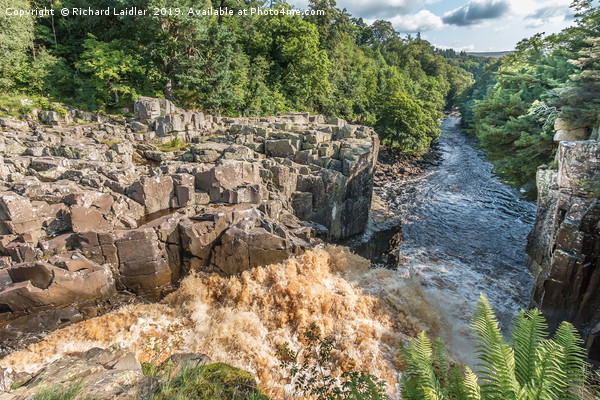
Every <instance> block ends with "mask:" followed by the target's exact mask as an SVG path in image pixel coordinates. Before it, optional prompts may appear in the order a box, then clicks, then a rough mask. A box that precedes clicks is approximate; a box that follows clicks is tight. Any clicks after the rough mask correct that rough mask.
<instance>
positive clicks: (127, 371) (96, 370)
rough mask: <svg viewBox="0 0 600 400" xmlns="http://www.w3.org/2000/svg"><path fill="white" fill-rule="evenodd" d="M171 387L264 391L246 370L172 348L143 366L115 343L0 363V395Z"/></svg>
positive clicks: (138, 394)
mask: <svg viewBox="0 0 600 400" xmlns="http://www.w3.org/2000/svg"><path fill="white" fill-rule="evenodd" d="M144 372H145V373H144ZM192 374H193V375H192ZM190 375H192V376H194V377H195V379H193V378H190ZM182 377H185V378H183V379H182ZM186 378H187V380H186ZM199 378H200V379H199ZM174 388H180V389H182V390H181V391H179V393H178V394H179V396H178V397H181V396H182V395H189V396H193V397H194V398H196V396H194V394H197V396H202V395H205V394H206V392H205V391H206V390H211V393H220V394H221V395H223V396H225V395H226V393H232V394H233V393H235V396H234V397H235V398H238V397H239V398H259V397H260V398H263V397H264V396H262V392H261V390H260V389H259V387H258V385H257V383H256V379H255V378H254V376H252V375H251V374H250V373H248V372H246V371H244V370H241V369H239V368H235V367H233V366H231V365H228V364H224V363H211V360H210V358H209V357H208V356H206V355H205V354H199V353H175V354H172V355H170V356H169V357H168V358H167V359H166V360H165V361H163V362H162V363H160V364H157V365H153V366H152V367H151V368H146V370H145V371H144V369H143V368H142V364H141V363H140V362H139V361H138V360H137V358H136V356H135V354H134V353H133V352H130V351H128V350H127V349H126V348H125V347H123V346H122V345H121V344H118V343H117V344H115V345H113V346H111V347H109V348H106V349H101V348H97V347H94V348H91V349H89V350H87V351H84V352H73V353H71V354H68V355H64V356H62V357H61V358H59V359H57V360H55V361H53V362H51V363H49V364H48V365H46V366H45V367H43V368H41V369H40V370H38V371H37V372H34V373H27V372H17V371H14V370H12V369H10V368H7V369H5V368H0V400H33V399H39V398H44V399H46V398H53V399H54V398H56V399H58V398H61V399H62V398H69V399H71V398H72V399H81V400H83V399H94V400H138V399H144V398H152V397H153V395H158V397H160V398H171V397H172V396H175V395H176V393H177V392H178V391H177V389H174ZM193 393H194V394H193Z"/></svg>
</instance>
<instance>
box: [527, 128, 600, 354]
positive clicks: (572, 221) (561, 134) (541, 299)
mask: <svg viewBox="0 0 600 400" xmlns="http://www.w3.org/2000/svg"><path fill="white" fill-rule="evenodd" d="M584 131H585V132H584ZM573 132H575V133H573ZM586 132H587V133H586ZM597 132H598V130H594V131H592V136H591V137H592V138H593V139H596V138H597ZM589 137H590V131H589V130H585V129H583V128H581V127H576V129H567V128H566V127H565V123H564V122H562V121H560V120H559V121H558V122H557V137H556V138H555V139H556V140H564V139H569V140H580V139H587V138H589ZM558 146H559V147H558V153H557V159H556V163H555V165H554V166H544V167H542V168H540V169H539V170H538V173H537V182H538V191H539V194H538V212H537V218H536V223H535V226H534V228H533V230H532V232H531V233H530V235H529V240H528V246H527V252H528V254H529V261H528V265H529V268H530V270H531V271H532V273H533V275H534V278H535V288H534V291H533V298H532V305H533V306H536V307H538V308H540V309H541V310H542V311H543V313H544V314H545V315H546V317H547V318H548V322H549V324H550V327H551V328H553V329H554V328H556V327H557V326H558V324H559V323H560V322H561V321H564V320H566V321H570V322H572V323H573V324H574V325H575V326H576V327H577V328H578V329H579V330H580V331H581V333H582V334H583V335H584V338H586V347H587V349H588V351H589V355H590V357H591V358H593V359H595V360H600V336H599V335H600V297H598V295H597V293H598V291H599V290H600V264H599V260H600V199H599V197H600V143H598V142H597V141H596V140H581V141H560V142H559V145H558Z"/></svg>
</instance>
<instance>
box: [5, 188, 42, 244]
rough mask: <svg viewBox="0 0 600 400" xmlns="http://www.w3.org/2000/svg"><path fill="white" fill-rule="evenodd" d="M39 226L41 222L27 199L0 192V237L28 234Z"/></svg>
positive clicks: (12, 193)
mask: <svg viewBox="0 0 600 400" xmlns="http://www.w3.org/2000/svg"><path fill="white" fill-rule="evenodd" d="M41 226H42V221H41V220H40V219H39V218H38V216H37V214H36V212H35V211H34V210H33V207H32V205H31V201H30V200H29V199H28V198H26V197H23V196H19V195H18V194H16V193H14V192H0V235H5V234H8V233H14V234H23V233H28V232H31V231H35V230H37V229H40V228H41Z"/></svg>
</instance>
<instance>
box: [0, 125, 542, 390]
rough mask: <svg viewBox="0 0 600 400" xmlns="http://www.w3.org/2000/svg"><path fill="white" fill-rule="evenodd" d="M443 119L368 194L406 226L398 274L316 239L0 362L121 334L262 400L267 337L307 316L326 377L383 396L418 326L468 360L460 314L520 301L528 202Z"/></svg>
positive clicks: (147, 356) (273, 339) (290, 331)
mask: <svg viewBox="0 0 600 400" xmlns="http://www.w3.org/2000/svg"><path fill="white" fill-rule="evenodd" d="M442 127H443V134H442V136H441V138H440V142H439V148H440V151H441V152H442V158H443V160H442V162H441V163H440V165H438V166H435V167H431V168H430V169H429V170H428V171H427V173H426V174H425V175H424V176H421V177H419V178H418V179H414V180H410V181H405V182H399V183H393V184H392V183H390V184H388V185H386V186H385V187H383V188H381V189H380V190H379V193H378V194H379V196H380V197H381V198H382V199H383V200H384V201H385V202H386V203H388V205H389V206H390V208H391V209H392V210H394V211H395V212H397V213H398V214H400V215H402V216H403V218H404V222H405V225H404V234H403V236H404V241H403V243H402V246H401V250H400V263H399V266H398V269H397V270H390V269H383V268H370V266H369V262H368V261H367V260H365V259H363V258H361V257H359V256H357V255H354V254H351V253H350V252H349V251H348V249H346V248H343V247H336V246H327V247H325V248H316V249H314V250H311V251H308V252H306V253H305V254H304V255H302V256H300V257H298V258H295V259H290V260H287V261H286V262H284V263H281V264H278V265H270V266H265V267H259V268H255V269H252V270H249V271H245V272H244V273H242V274H241V275H240V276H235V277H230V278H224V277H221V276H218V275H216V274H202V273H199V274H195V275H191V276H188V277H186V278H185V279H184V280H183V281H182V283H181V287H180V288H179V289H178V290H177V291H175V292H174V293H172V294H170V295H169V296H167V297H166V298H165V299H164V300H163V301H161V302H160V303H156V304H132V305H127V306H124V307H122V308H121V309H119V310H117V311H114V312H111V313H108V314H106V315H103V316H100V317H96V318H93V319H90V320H87V321H84V322H80V323H78V324H74V325H71V326H68V327H66V328H64V329H61V330H58V331H55V332H52V333H50V334H48V335H47V336H46V337H45V338H44V339H43V340H42V341H40V342H39V343H35V344H33V345H30V346H29V347H28V348H27V349H26V350H23V351H19V352H16V353H13V354H10V355H8V356H7V357H5V358H4V359H2V360H0V366H2V367H12V368H14V369H15V370H17V371H29V372H34V371H37V370H38V369H39V368H41V367H43V366H44V365H47V364H48V363H50V362H52V361H53V360H55V359H58V358H60V357H61V356H62V355H64V354H68V353H70V352H77V351H83V350H87V349H89V348H91V347H95V346H96V347H107V346H109V345H111V344H114V343H122V344H123V345H124V346H126V347H127V348H129V349H131V350H132V351H134V352H135V353H136V355H137V357H138V358H139V359H140V361H142V362H150V363H159V362H161V361H162V360H164V359H166V358H167V357H168V356H169V355H171V354H172V353H177V352H178V353H180V352H198V353H204V354H207V355H208V356H209V357H210V358H211V359H212V360H213V361H214V362H225V363H228V364H231V365H233V366H236V367H240V368H243V369H245V370H247V371H249V372H251V373H253V374H254V375H255V376H256V377H257V380H258V382H259V384H260V386H261V387H262V388H263V390H265V392H266V393H267V394H269V395H270V396H272V398H274V399H280V398H295V396H294V395H293V390H292V387H291V385H290V382H289V379H288V378H287V375H286V374H284V373H283V371H282V370H281V369H280V368H279V361H278V359H277V357H276V356H275V352H276V346H277V345H278V344H283V343H285V342H288V343H290V347H291V348H292V349H298V348H300V347H301V346H302V340H303V338H302V333H303V332H304V331H306V329H307V328H308V327H309V326H310V324H311V323H313V322H315V323H316V324H317V325H318V326H319V327H320V328H321V330H322V333H323V334H324V335H327V336H332V337H333V339H334V341H335V343H336V348H335V351H334V352H333V354H332V355H333V359H334V361H335V363H336V365H337V369H336V370H334V371H331V372H332V374H333V375H338V374H340V373H341V372H342V369H347V368H349V367H353V368H354V369H355V370H363V371H368V372H369V373H371V374H373V375H375V376H378V377H379V378H381V379H384V380H385V381H386V382H387V383H388V390H389V392H390V394H392V398H397V395H398V393H397V389H398V388H397V383H398V380H399V376H398V372H397V371H398V369H399V367H400V365H399V357H398V345H399V343H400V342H402V341H406V340H408V339H409V338H410V337H412V336H414V335H416V334H417V333H418V332H420V331H422V330H425V331H427V332H428V333H429V334H430V335H431V336H437V335H441V336H442V337H443V338H444V339H445V340H446V341H447V343H449V344H450V347H451V349H452V350H453V353H454V354H455V356H458V357H460V358H462V359H463V360H464V361H470V360H471V356H470V355H471V350H470V348H471V344H470V343H469V341H468V339H467V336H468V335H467V331H468V317H469V315H470V313H471V310H472V308H473V306H474V304H475V302H476V301H477V297H478V295H479V293H480V292H482V293H484V294H485V295H486V296H488V298H489V299H490V300H491V302H492V304H493V305H495V306H496V307H497V309H498V311H499V316H500V319H501V322H502V323H503V324H504V326H505V327H506V325H507V324H508V322H509V321H510V319H511V317H512V316H513V315H514V313H515V312H516V311H517V310H518V309H519V308H520V307H523V306H525V304H526V301H527V299H528V297H529V288H530V287H531V277H530V275H529V273H528V272H527V270H526V268H525V264H524V261H525V253H524V248H523V247H524V243H525V236H526V234H527V232H528V231H529V229H530V227H531V224H532V221H533V217H534V212H535V206H534V205H533V204H532V203H529V202H527V201H524V200H522V199H521V198H520V196H519V193H518V192H517V191H516V190H515V189H512V188H510V187H509V186H507V185H504V184H503V183H501V182H500V181H499V180H498V179H497V178H496V177H494V175H493V172H492V167H491V165H490V164H489V163H487V162H486V161H485V160H484V159H483V154H482V152H480V151H477V150H475V149H474V148H473V147H471V145H472V144H473V142H472V139H470V138H469V137H468V136H466V134H464V133H463V132H462V131H461V130H460V129H459V127H458V119H456V118H449V119H446V120H445V121H444V122H443V126H442ZM438 315H442V316H443V318H441V319H440V317H439V316H438Z"/></svg>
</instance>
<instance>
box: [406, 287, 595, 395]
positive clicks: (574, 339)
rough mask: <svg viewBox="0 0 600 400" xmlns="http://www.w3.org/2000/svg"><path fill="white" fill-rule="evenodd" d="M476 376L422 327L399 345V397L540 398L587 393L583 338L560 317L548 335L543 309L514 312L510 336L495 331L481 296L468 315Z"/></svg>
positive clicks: (489, 307) (488, 308) (485, 300)
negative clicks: (454, 361) (401, 368)
mask: <svg viewBox="0 0 600 400" xmlns="http://www.w3.org/2000/svg"><path fill="white" fill-rule="evenodd" d="M471 326H472V329H473V332H474V335H475V340H476V343H477V344H476V346H475V349H476V355H477V358H478V360H479V363H478V364H477V369H478V370H479V371H481V372H480V378H479V379H478V378H477V376H476V375H475V374H474V373H473V372H472V371H471V370H470V369H469V368H468V367H467V368H466V370H465V372H464V373H463V372H462V371H461V370H460V368H459V367H458V366H457V365H454V364H451V363H450V362H448V360H447V358H446V356H445V354H444V350H443V346H442V345H441V343H440V342H436V343H434V344H432V343H431V341H430V340H429V339H428V338H427V336H426V335H425V334H424V333H421V334H420V335H419V336H418V337H417V338H415V339H413V340H412V341H411V342H410V344H409V345H408V346H407V347H405V348H403V354H404V360H405V363H406V373H405V376H404V379H403V392H402V395H403V398H405V399H407V400H412V399H427V400H434V399H457V400H458V399H461V400H462V399H468V400H496V399H498V400H500V399H507V400H510V399H514V400H517V399H518V400H542V399H573V400H575V399H581V398H592V395H591V393H590V392H589V388H588V387H587V369H586V364H585V362H584V357H585V353H584V351H583V349H582V347H581V346H582V344H583V343H582V341H581V338H580V337H579V334H578V333H577V331H576V330H575V328H574V327H573V326H572V325H571V324H569V323H567V322H563V323H562V324H561V325H560V327H559V328H558V330H557V331H556V332H555V334H554V336H553V338H551V339H550V338H548V334H547V332H546V330H547V325H546V321H545V319H544V317H543V316H542V314H541V313H540V312H539V311H538V310H536V309H534V310H530V311H521V312H520V313H519V315H518V316H517V317H516V318H515V321H514V324H513V327H512V333H511V338H510V341H508V342H507V341H506V340H505V339H504V337H503V336H502V333H501V332H500V328H499V325H498V320H497V319H496V316H495V315H494V312H493V310H492V308H491V306H490V305H489V303H488V301H487V299H486V298H485V297H483V296H481V298H480V300H479V302H478V304H477V306H476V307H475V311H474V315H473V318H472V325H471Z"/></svg>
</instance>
